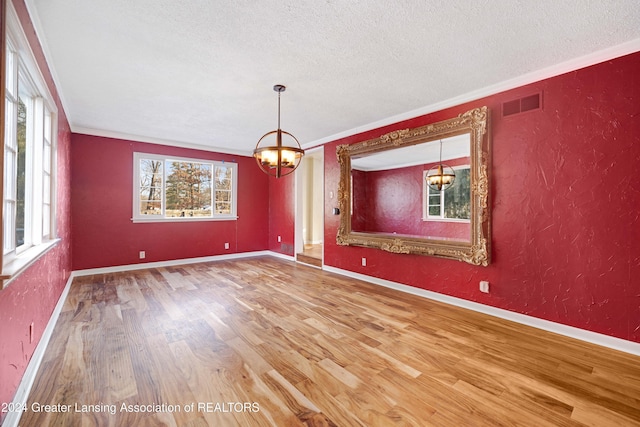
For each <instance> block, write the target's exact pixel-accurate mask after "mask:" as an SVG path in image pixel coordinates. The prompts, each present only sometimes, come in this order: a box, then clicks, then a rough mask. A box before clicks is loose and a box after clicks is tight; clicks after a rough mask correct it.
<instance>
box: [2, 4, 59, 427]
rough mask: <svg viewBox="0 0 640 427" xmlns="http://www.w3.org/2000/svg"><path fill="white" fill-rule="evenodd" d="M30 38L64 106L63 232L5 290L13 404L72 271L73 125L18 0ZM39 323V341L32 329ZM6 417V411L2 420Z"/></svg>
mask: <svg viewBox="0 0 640 427" xmlns="http://www.w3.org/2000/svg"><path fill="white" fill-rule="evenodd" d="M13 3H14V4H15V7H16V10H17V12H18V16H19V18H20V21H21V23H22V26H23V28H24V30H25V34H26V36H27V38H28V40H29V43H30V45H31V49H32V51H33V53H34V55H35V56H36V60H37V61H38V65H39V67H40V70H41V72H42V74H43V76H44V78H45V80H46V82H47V84H48V86H49V90H50V91H51V93H52V94H53V96H54V98H55V102H56V105H57V108H58V141H57V142H58V151H57V156H58V159H57V171H56V177H57V186H58V187H57V200H56V215H57V233H58V237H60V238H61V241H60V243H58V245H57V246H55V247H54V248H53V249H52V250H50V251H49V252H47V253H46V254H45V255H44V256H43V257H42V258H40V259H39V260H37V261H36V262H35V264H33V265H32V266H30V267H29V268H28V269H27V270H26V271H25V272H23V273H22V274H21V275H19V276H18V277H17V278H16V279H14V280H13V281H12V282H10V283H9V286H8V287H7V288H6V289H4V290H2V291H0V337H1V339H0V403H2V402H10V401H11V400H13V396H14V394H15V392H16V389H17V387H18V384H20V380H21V379H22V376H23V374H24V372H25V369H26V368H27V364H28V363H29V361H30V360H31V357H32V356H33V352H34V351H35V348H36V346H37V345H38V342H39V341H40V339H41V338H42V333H43V332H44V329H45V328H46V326H47V323H48V321H49V318H50V317H51V313H52V312H53V310H54V308H55V306H56V304H57V302H58V299H59V298H60V294H61V293H62V291H63V289H64V286H65V284H66V282H67V280H68V278H69V274H70V273H71V215H70V211H71V210H70V203H71V192H70V181H71V171H70V164H71V160H70V148H71V141H70V135H71V132H70V130H69V124H68V122H67V118H66V116H65V113H64V110H63V109H62V104H61V103H60V100H59V98H58V95H57V90H56V88H55V85H54V84H53V79H52V77H51V73H50V72H49V69H48V67H47V64H46V61H45V59H44V55H43V53H42V48H41V46H40V44H39V42H38V40H37V37H36V34H35V31H34V29H33V26H32V24H31V21H30V20H29V16H28V13H27V10H26V8H25V6H24V3H23V2H22V1H14V2H13ZM31 323H33V325H34V336H33V341H32V342H31V340H30V339H29V327H30V325H31ZM5 415H6V414H2V413H0V421H1V420H2V419H4V416H5Z"/></svg>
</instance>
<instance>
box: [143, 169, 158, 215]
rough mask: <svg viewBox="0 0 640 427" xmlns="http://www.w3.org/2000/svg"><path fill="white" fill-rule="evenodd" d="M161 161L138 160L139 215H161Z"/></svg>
mask: <svg viewBox="0 0 640 427" xmlns="http://www.w3.org/2000/svg"><path fill="white" fill-rule="evenodd" d="M162 173H163V172H162V161H161V160H151V159H141V160H140V187H139V188H140V214H142V215H162V179H163V178H162Z"/></svg>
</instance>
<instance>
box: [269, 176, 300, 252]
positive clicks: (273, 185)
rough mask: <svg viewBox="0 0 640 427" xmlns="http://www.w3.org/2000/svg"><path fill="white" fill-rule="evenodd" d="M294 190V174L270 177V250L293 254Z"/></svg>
mask: <svg viewBox="0 0 640 427" xmlns="http://www.w3.org/2000/svg"><path fill="white" fill-rule="evenodd" d="M261 173H262V172H261ZM265 176H266V175H265ZM294 191H295V179H294V174H291V175H287V176H284V177H282V178H278V179H276V178H272V177H269V199H270V201H269V220H268V221H269V222H268V224H269V250H271V251H274V252H278V253H281V254H284V255H291V256H293V253H294V250H295V244H294V231H295V229H294V224H295V206H294V202H295V197H294V196H295V192H294ZM278 236H279V237H280V241H278Z"/></svg>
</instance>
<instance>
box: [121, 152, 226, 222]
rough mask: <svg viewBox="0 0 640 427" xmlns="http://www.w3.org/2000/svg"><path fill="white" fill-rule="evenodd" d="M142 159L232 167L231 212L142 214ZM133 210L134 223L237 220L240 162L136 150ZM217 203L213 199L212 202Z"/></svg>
mask: <svg viewBox="0 0 640 427" xmlns="http://www.w3.org/2000/svg"><path fill="white" fill-rule="evenodd" d="M141 159H155V160H160V161H162V162H163V164H164V162H166V161H167V160H169V161H171V160H175V161H179V162H191V163H207V164H210V165H212V166H214V167H215V166H221V165H224V166H226V167H230V168H231V171H232V172H231V179H232V185H231V197H232V204H231V206H232V208H231V211H232V212H231V214H216V213H214V214H213V216H211V217H177V218H167V217H164V216H160V215H157V216H156V215H141V214H140V160H141ZM162 173H163V175H164V176H163V188H162V197H163V205H164V197H165V189H166V188H165V185H166V168H165V167H163V168H162ZM132 196H133V198H132V199H133V204H132V206H133V212H132V217H131V221H132V222H134V223H148V222H169V223H173V222H198V221H235V220H237V219H238V164H237V163H234V162H224V161H219V160H208V159H195V158H188V157H178V156H169V155H163V154H151V153H141V152H134V153H133V191H132ZM213 203H215V202H214V201H212V204H213Z"/></svg>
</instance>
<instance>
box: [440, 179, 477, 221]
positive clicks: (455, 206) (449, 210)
mask: <svg viewBox="0 0 640 427" xmlns="http://www.w3.org/2000/svg"><path fill="white" fill-rule="evenodd" d="M455 172H456V179H455V181H454V182H453V185H452V186H451V187H450V188H448V189H447V190H446V191H445V194H444V217H445V218H452V219H469V218H471V180H470V169H457V170H456V171H455Z"/></svg>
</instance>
